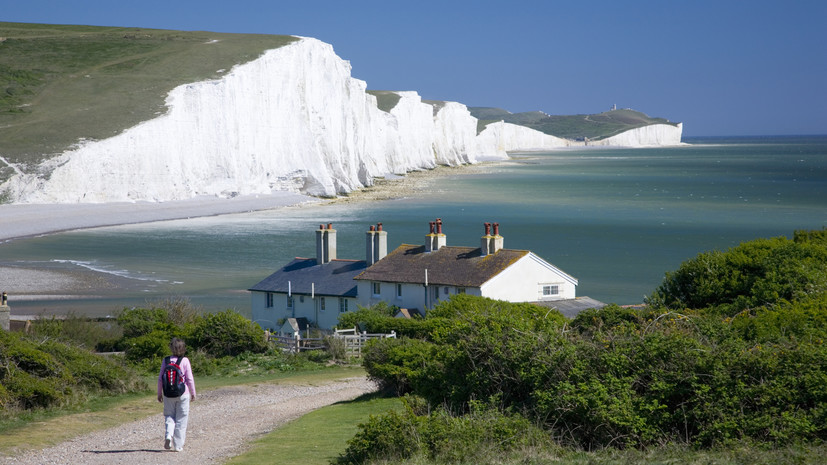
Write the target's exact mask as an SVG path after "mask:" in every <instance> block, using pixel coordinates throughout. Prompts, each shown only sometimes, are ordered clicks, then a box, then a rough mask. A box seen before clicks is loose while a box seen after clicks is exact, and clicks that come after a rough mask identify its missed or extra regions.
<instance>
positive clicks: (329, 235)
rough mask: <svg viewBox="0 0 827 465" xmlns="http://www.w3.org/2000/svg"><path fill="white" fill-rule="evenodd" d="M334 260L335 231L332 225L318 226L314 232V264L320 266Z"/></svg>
mask: <svg viewBox="0 0 827 465" xmlns="http://www.w3.org/2000/svg"><path fill="white" fill-rule="evenodd" d="M331 260H336V230H335V229H333V223H327V227H325V225H323V224H320V225H319V229H317V230H316V264H317V265H321V264H324V263H330V261H331Z"/></svg>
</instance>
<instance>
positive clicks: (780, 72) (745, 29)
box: [0, 0, 827, 136]
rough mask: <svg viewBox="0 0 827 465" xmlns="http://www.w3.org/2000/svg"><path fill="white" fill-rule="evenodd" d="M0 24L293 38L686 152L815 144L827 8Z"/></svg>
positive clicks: (824, 95) (195, 15) (169, 10)
mask: <svg viewBox="0 0 827 465" xmlns="http://www.w3.org/2000/svg"><path fill="white" fill-rule="evenodd" d="M0 20H2V21H13V22H30V23H52V24H88V25H100V26H135V27H146V28H162V29H181V30H206V31H216V32H239V33H263V34H295V35H302V36H310V37H316V38H318V39H320V40H323V41H325V42H328V43H330V44H332V45H333V47H334V49H335V50H336V53H337V54H338V55H339V56H341V57H342V58H344V59H346V60H350V62H351V64H352V66H353V75H354V76H355V77H357V78H359V79H363V80H365V81H367V83H368V88H370V89H377V90H415V91H418V92H419V94H420V95H422V97H423V98H426V99H434V100H452V101H458V102H462V103H464V104H466V105H468V106H494V107H500V108H504V109H507V110H509V111H512V112H520V111H533V110H542V111H545V112H546V113H550V114H578V113H598V112H601V111H604V110H607V109H608V108H609V107H610V106H611V105H613V104H617V106H618V107H619V108H627V107H629V108H634V109H636V110H640V111H642V112H644V113H647V114H649V115H651V116H660V117H664V118H668V119H670V120H672V121H682V122H684V135H685V136H704V135H773V134H827V1H823V0H815V1H813V0H800V1H799V0H786V1H783V2H782V1H765V0H756V1H750V2H745V1H734V0H716V1H707V0H698V1H664V0H659V1H625V2H620V1H603V0H592V1H574V0H573V1H540V0H537V1H533V0H532V1H520V0H513V1H510V2H506V1H498V2H493V1H487V0H478V1H473V2H464V1H463V2H452V1H450V0H442V1H430V0H420V1H407V2H399V1H394V0H384V1H359V0H351V1H343V0H338V1H320V0H302V1H298V0H292V1H288V2H285V1H278V0H262V1H245V0H235V1H232V2H230V1H221V2H219V1H213V0H202V1H198V2H195V1H189V0H174V1H169V0H163V1H156V0H151V1H130V2H124V1H112V0H79V1H72V0H53V1H47V0H26V1H11V0H8V1H5V2H4V5H3V7H2V9H0Z"/></svg>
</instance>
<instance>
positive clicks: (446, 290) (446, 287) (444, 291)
mask: <svg viewBox="0 0 827 465" xmlns="http://www.w3.org/2000/svg"><path fill="white" fill-rule="evenodd" d="M442 293H443V294H445V295H448V286H445V289H443V291H442Z"/></svg>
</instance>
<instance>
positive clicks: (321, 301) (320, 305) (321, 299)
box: [319, 297, 324, 311]
mask: <svg viewBox="0 0 827 465" xmlns="http://www.w3.org/2000/svg"><path fill="white" fill-rule="evenodd" d="M319 309H320V310H321V311H324V297H321V298H319Z"/></svg>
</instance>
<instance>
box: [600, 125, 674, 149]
mask: <svg viewBox="0 0 827 465" xmlns="http://www.w3.org/2000/svg"><path fill="white" fill-rule="evenodd" d="M682 133H683V123H678V124H677V125H676V126H673V125H671V124H652V125H649V126H643V127H641V128H635V129H630V130H628V131H624V132H621V133H620V134H618V135H616V136H612V137H607V138H605V139H600V140H594V141H592V140H590V141H589V142H588V143H587V144H586V145H589V146H592V145H596V146H615V147H652V146H663V145H680V144H681V135H682Z"/></svg>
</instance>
